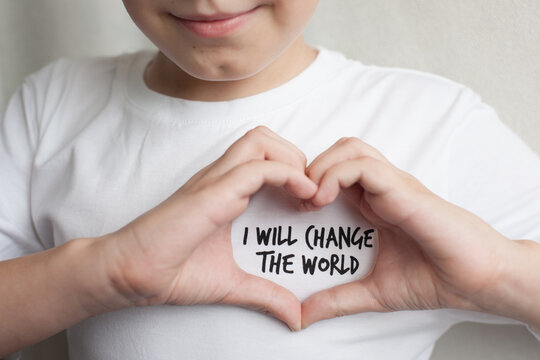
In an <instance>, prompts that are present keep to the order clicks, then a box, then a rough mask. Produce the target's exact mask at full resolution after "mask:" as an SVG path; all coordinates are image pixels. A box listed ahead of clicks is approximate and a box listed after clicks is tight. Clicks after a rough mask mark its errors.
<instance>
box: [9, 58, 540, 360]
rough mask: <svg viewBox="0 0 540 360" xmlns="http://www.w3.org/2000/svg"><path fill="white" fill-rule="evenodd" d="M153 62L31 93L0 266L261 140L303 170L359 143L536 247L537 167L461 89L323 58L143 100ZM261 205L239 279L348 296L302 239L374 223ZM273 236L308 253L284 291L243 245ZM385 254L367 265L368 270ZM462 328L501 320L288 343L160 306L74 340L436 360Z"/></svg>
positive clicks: (30, 84) (389, 326) (101, 354)
mask: <svg viewBox="0 0 540 360" xmlns="http://www.w3.org/2000/svg"><path fill="white" fill-rule="evenodd" d="M152 55H153V53H151V52H140V53H135V54H126V55H124V56H121V57H116V58H99V59H80V60H76V61H71V60H60V61H58V62H55V63H53V64H51V65H49V66H47V67H46V68H44V69H42V70H41V71H40V72H38V73H36V74H33V75H32V76H30V77H28V78H27V79H26V81H25V82H24V84H23V85H22V87H21V88H20V90H19V91H18V92H17V93H16V94H15V95H14V97H13V98H12V100H11V102H10V103H9V106H8V108H7V111H6V113H5V116H4V117H3V120H2V123H1V137H0V140H1V143H0V164H1V166H0V171H1V173H0V188H1V189H2V192H1V193H0V258H1V259H4V258H10V257H15V256H20V255H24V254H27V253H31V252H35V251H40V250H43V249H46V248H50V247H52V246H56V245H59V244H62V243H64V242H66V241H68V240H70V239H73V238H78V237H93V236H98V235H101V234H104V233H107V232H111V231H114V230H116V229H118V228H119V227H121V226H123V225H125V224H126V223H128V222H129V221H131V220H132V219H134V218H135V217H136V216H138V215H139V214H141V213H143V212H145V211H146V210H148V209H150V208H152V207H154V206H155V205H157V204H158V203H159V202H161V201H162V200H164V199H165V198H167V197H168V196H169V195H170V194H171V193H173V192H174V191H175V190H176V189H177V188H179V187H180V186H181V185H182V184H183V183H184V182H185V181H186V180H187V179H189V177H190V176H192V175H193V174H194V173H196V172H197V171H198V170H199V169H200V168H202V167H203V166H205V165H206V164H208V163H209V162H211V161H213V160H215V159H216V158H217V157H218V156H219V155H221V154H222V153H223V151H224V150H225V149H226V148H227V147H228V146H229V145H230V144H231V143H233V142H234V141H235V140H236V139H238V138H239V137H240V136H241V135H242V134H243V133H245V132H246V131H247V130H249V129H251V128H253V127H255V126H256V125H260V124H263V125H266V126H268V127H269V128H271V129H272V130H274V131H276V132H277V133H279V134H280V135H281V136H283V137H285V138H287V139H288V140H290V141H291V142H293V143H294V144H296V145H297V146H298V147H299V148H300V149H301V150H302V151H304V152H305V153H306V155H307V157H308V160H312V159H313V158H314V157H315V156H317V155H318V154H319V153H321V152H322V151H324V150H325V149H326V148H328V147H329V146H330V145H331V144H332V143H333V142H335V141H336V140H337V139H339V138H340V137H342V136H357V137H359V138H361V139H363V140H364V141H366V142H368V143H370V144H371V145H373V146H375V147H376V148H377V149H379V150H380V151H381V152H382V153H383V154H384V155H385V156H386V157H387V158H388V159H389V160H390V161H391V162H392V163H394V164H395V165H397V166H398V167H400V168H402V169H404V170H406V171H408V172H410V173H411V174H413V175H414V176H416V177H417V178H419V179H420V180H421V181H422V182H423V183H424V184H425V185H426V186H428V187H429V188H430V189H431V190H432V191H434V192H435V193H437V194H439V195H440V196H441V197H443V198H445V199H448V200H450V201H453V202H455V203H457V204H458V205H460V206H463V207H465V208H467V209H469V210H471V211H472V212H474V213H476V214H478V215H479V216H481V217H482V218H484V219H485V220H487V221H489V222H490V223H491V224H492V225H493V226H494V227H495V228H497V229H498V230H499V231H501V232H502V233H503V234H504V235H506V236H508V237H509V238H513V239H518V238H529V239H533V240H536V241H539V240H540V222H539V221H538V220H537V219H539V218H540V160H539V159H538V157H537V156H536V155H535V154H534V153H533V152H532V151H531V150H530V149H529V148H527V146H526V145H524V143H523V142H522V141H521V140H520V139H518V138H517V137H516V136H515V135H513V134H512V133H511V132H510V131H509V130H508V129H507V128H506V127H505V126H503V125H502V123H501V122H500V121H499V120H498V119H497V116H496V114H495V113H494V112H493V111H492V110H491V108H489V107H488V106H486V105H485V104H483V103H482V102H481V100H480V99H479V97H478V96H477V95H476V94H474V93H473V92H472V91H471V90H469V89H468V88H466V87H464V86H462V85H459V84H456V83H453V82H451V81H449V80H446V79H443V78H440V77H436V76H433V75H429V74H424V73H420V72H415V71H408V70H400V69H387V68H378V67H367V66H363V65H362V64H360V63H358V62H355V61H351V60H347V59H346V58H344V57H343V56H342V55H340V54H338V53H334V52H331V51H328V50H326V49H323V48H321V49H320V54H319V56H318V57H317V59H316V60H315V62H314V63H313V64H312V65H311V66H310V67H309V68H308V69H306V70H305V71H304V72H303V73H302V74H300V75H299V76H297V77H296V78H294V79H293V80H291V81H289V82H288V83H286V84H284V85H282V86H280V87H278V88H276V89H273V90H270V91H267V92H265V93H261V94H258V95H254V96H250V97H247V98H242V99H237V100H233V101H226V102H199V101H187V100H182V99H175V98H171V97H167V96H163V95H160V94H157V93H155V92H153V91H151V90H149V89H148V88H147V87H146V86H145V84H144V82H143V80H142V72H143V69H144V67H145V65H146V64H147V63H148V62H149V60H150V58H151V57H152ZM265 191H270V193H271V194H270V195H271V197H270V199H273V198H274V197H275V198H276V199H278V200H276V201H269V200H268V199H267V198H265V197H264V196H265V195H268V193H265V192H262V193H260V194H258V195H256V196H255V197H254V199H253V202H252V204H253V205H252V206H250V207H249V208H248V210H247V211H246V214H245V215H243V216H242V217H240V218H239V219H238V220H237V221H235V223H234V224H233V237H232V242H233V248H234V252H235V257H236V258H237V259H238V261H239V263H241V264H242V266H245V267H246V269H247V270H248V271H251V272H254V273H258V274H260V275H262V276H266V277H269V278H272V279H274V280H276V281H278V282H280V283H282V284H283V285H285V286H287V287H289V288H290V289H291V290H292V291H293V292H295V293H296V294H297V295H298V296H299V297H300V298H304V297H305V296H307V295H309V294H310V293H312V292H313V291H315V290H316V289H317V286H320V284H315V285H314V284H313V283H319V282H320V280H321V279H323V280H324V283H323V285H324V286H330V285H332V284H337V283H340V282H343V281H344V279H345V278H344V277H343V276H341V275H339V274H338V273H334V276H330V277H328V276H327V275H328V274H323V275H322V276H318V275H314V276H311V275H305V274H303V273H302V270H301V266H300V265H299V263H298V261H300V259H301V256H302V255H306V254H305V253H302V251H304V252H305V251H307V250H306V249H305V248H304V249H302V248H301V247H299V246H297V245H299V244H300V243H302V242H303V240H304V239H305V236H304V235H305V231H306V229H307V227H309V226H307V224H312V225H315V226H317V227H320V226H322V225H324V226H325V227H327V228H328V227H332V226H333V227H336V228H337V227H339V226H340V225H342V226H352V227H354V226H361V228H362V231H363V230H364V229H369V225H368V224H364V223H363V222H362V220H356V221H355V219H354V218H352V219H351V218H344V217H343V216H344V215H343V214H344V212H346V211H348V210H347V209H348V205H347V203H346V201H345V200H344V199H339V201H337V202H336V203H335V204H333V205H332V206H331V207H329V209H327V210H325V211H328V212H329V213H328V215H327V216H323V218H324V219H323V220H321V219H320V216H321V215H320V214H317V213H313V214H301V215H300V214H296V213H295V212H293V211H291V212H290V213H288V215H287V217H284V218H275V217H274V216H275V215H276V213H277V214H278V215H280V216H281V212H282V211H286V209H284V207H287V206H289V205H290V202H289V199H287V198H286V197H283V196H282V194H281V193H280V191H279V190H265ZM265 209H266V210H267V211H265ZM289 211H290V209H289ZM321 221H324V222H325V223H324V224H321ZM279 225H282V226H283V229H282V230H283V232H282V235H284V234H285V230H286V229H288V226H291V228H292V231H297V233H293V236H292V237H293V238H294V237H296V238H298V240H299V241H298V242H297V243H295V245H294V246H290V247H288V248H287V249H286V250H287V251H288V252H290V253H293V254H294V255H295V256H294V258H291V259H292V260H291V261H293V260H294V265H291V267H290V268H289V269H293V268H294V273H293V274H289V273H286V272H284V271H282V272H281V274H280V275H279V276H278V274H271V273H268V272H265V273H262V272H261V257H260V256H257V255H254V254H255V252H257V251H260V249H261V246H259V245H257V244H256V241H255V240H254V238H253V237H249V236H248V238H247V243H246V245H244V244H243V236H242V234H243V231H244V230H245V228H246V227H248V229H249V231H250V232H251V234H252V235H253V231H256V227H257V226H259V227H260V228H261V229H262V228H265V229H268V228H269V227H273V226H279ZM239 235H240V236H239ZM375 237H376V234H375ZM304 243H305V241H304ZM285 246H286V245H285ZM286 247H287V246H286ZM375 247H376V242H374V248H375ZM274 248H275V250H276V251H279V250H281V249H283V246H281V247H277V248H276V247H274ZM274 248H271V247H268V249H274ZM374 248H369V247H363V249H362V250H360V253H361V254H363V255H361V256H366V258H365V259H363V260H362V263H364V262H366V261H367V262H369V261H370V260H369V258H370V256H372V254H373V249H374ZM246 249H248V250H249V251H247V252H246ZM334 250H335V249H334ZM349 250H350V249H348V248H344V250H343V251H342V252H340V254H341V253H343V254H344V255H347V254H349ZM463 250H464V251H467V249H463ZM351 251H352V250H351ZM313 254H314V253H310V254H308V255H313ZM353 254H354V255H355V256H356V255H358V253H353ZM370 254H371V255H370ZM319 255H320V254H319ZM250 256H251V260H250V259H248V257H250ZM347 256H348V255H347ZM246 259H247V260H246ZM243 260H246V262H245V263H242V261H243ZM295 266H300V267H295ZM356 275H358V274H356ZM466 319H478V320H480V321H484V319H487V320H493V319H495V321H499V320H502V321H504V319H498V318H495V317H491V316H487V315H484V314H475V313H470V312H461V311H454V310H452V311H450V310H438V311H417V312H398V313H390V314H375V313H366V314H359V315H354V316H347V317H342V318H338V319H333V320H327V321H323V322H320V323H317V324H315V325H313V326H312V327H310V328H309V329H307V330H305V331H302V332H299V333H291V332H290V331H289V330H288V329H287V328H286V326H285V325H283V324H282V323H280V322H279V321H277V320H275V319H273V318H270V317H267V316H265V315H262V314H259V313H256V312H252V311H249V310H245V309H242V308H237V307H232V306H190V307H173V306H155V307H144V308H131V309H126V310H122V311H116V312H113V313H109V314H105V315H103V316H98V317H95V318H91V319H88V320H86V321H83V322H81V323H80V324H78V325H76V326H74V327H72V328H70V329H69V330H68V340H69V347H70V349H69V351H70V356H71V358H73V359H81V360H86V359H93V360H95V359H148V358H156V359H179V358H185V359H209V358H220V359H238V358H246V359H276V358H279V359H303V358H310V359H327V358H337V359H357V358H359V357H360V358H366V359H371V358H374V359H375V358H376V359H385V358H388V359H396V358H399V359H427V358H428V357H429V353H430V352H431V349H432V347H433V344H434V342H435V341H436V339H437V338H438V337H439V336H440V335H441V334H442V333H443V332H444V331H446V330H447V329H448V328H449V327H450V326H451V325H452V324H454V323H456V322H458V321H461V320H466Z"/></svg>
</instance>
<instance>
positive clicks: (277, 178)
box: [221, 160, 317, 199]
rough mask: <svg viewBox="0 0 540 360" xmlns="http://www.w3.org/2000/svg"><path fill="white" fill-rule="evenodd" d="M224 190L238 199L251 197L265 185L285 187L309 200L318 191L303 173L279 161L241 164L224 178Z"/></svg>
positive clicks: (301, 197) (295, 195)
mask: <svg viewBox="0 0 540 360" xmlns="http://www.w3.org/2000/svg"><path fill="white" fill-rule="evenodd" d="M221 184H222V186H224V190H227V189H228V191H230V192H232V193H233V194H235V195H236V196H238V197H249V196H251V195H253V194H254V193H256V192H257V191H258V190H259V189H260V188H261V187H262V186H263V185H271V186H275V187H284V188H285V189H286V190H287V191H289V193H290V194H291V195H293V196H294V197H296V198H299V199H309V198H311V197H312V196H313V195H314V194H315V192H316V191H317V185H315V183H314V182H313V181H311V179H309V178H308V177H307V176H306V175H305V174H304V172H303V171H300V170H298V169H296V168H295V167H292V166H291V165H288V164H284V163H281V162H278V161H270V160H251V161H249V162H246V163H244V164H241V165H239V166H237V167H235V168H234V169H232V170H231V171H229V172H228V173H227V174H225V176H224V177H223V179H222V181H221Z"/></svg>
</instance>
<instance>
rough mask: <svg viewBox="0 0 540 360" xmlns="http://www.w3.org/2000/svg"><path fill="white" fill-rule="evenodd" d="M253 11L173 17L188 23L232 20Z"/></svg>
mask: <svg viewBox="0 0 540 360" xmlns="http://www.w3.org/2000/svg"><path fill="white" fill-rule="evenodd" d="M255 9H256V8H254V9H251V10H247V11H242V12H237V13H228V14H227V13H216V14H212V15H203V14H192V15H181V16H178V15H174V16H176V17H177V18H179V19H182V20H189V21H218V20H226V19H232V18H235V17H237V16H240V15H242V14H245V13H248V12H250V11H253V10H255Z"/></svg>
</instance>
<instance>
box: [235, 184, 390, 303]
mask: <svg viewBox="0 0 540 360" xmlns="http://www.w3.org/2000/svg"><path fill="white" fill-rule="evenodd" d="M231 242H232V248H233V256H234V259H235V261H236V263H237V264H238V266H239V267H240V268H241V269H242V270H244V271H246V272H248V273H250V274H253V275H256V276H259V277H262V278H265V279H268V280H270V281H273V282H275V283H276V284H278V285H281V286H283V287H284V288H286V289H288V290H290V291H291V292H292V293H293V294H295V295H296V297H297V298H298V299H299V300H300V301H301V302H303V301H304V300H305V299H306V298H308V297H309V296H310V295H312V294H314V293H316V292H318V291H321V290H324V289H328V288H331V287H334V286H337V285H341V284H345V283H348V282H351V281H355V280H359V279H361V278H363V277H365V276H366V275H368V274H369V273H370V271H371V269H372V268H373V266H374V265H375V260H376V257H377V249H378V243H379V242H378V232H377V230H376V228H375V227H374V226H372V225H370V224H369V223H368V222H367V221H366V220H365V219H364V218H363V217H362V215H361V214H360V211H359V210H358V209H357V208H356V206H355V205H354V204H352V203H351V202H350V201H349V200H348V199H347V198H346V197H345V196H343V194H341V195H340V196H338V197H337V198H336V200H335V201H334V202H333V203H331V204H329V205H327V206H326V207H324V208H322V209H320V210H319V211H310V212H302V211H300V210H299V208H298V200H297V199H294V198H292V197H291V196H290V195H289V194H288V193H287V192H286V191H284V190H283V189H278V188H273V187H263V188H262V189H261V190H259V191H258V192H257V193H256V194H255V195H253V196H252V197H251V200H250V203H249V206H248V208H247V209H246V211H245V212H244V213H243V214H242V215H240V216H239V217H238V218H236V219H235V220H234V221H233V223H232V229H231Z"/></svg>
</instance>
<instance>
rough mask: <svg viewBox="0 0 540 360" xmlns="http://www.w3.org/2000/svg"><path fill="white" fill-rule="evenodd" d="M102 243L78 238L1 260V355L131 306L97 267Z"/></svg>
mask: <svg viewBox="0 0 540 360" xmlns="http://www.w3.org/2000/svg"><path fill="white" fill-rule="evenodd" d="M96 245H99V243H97V242H96V241H94V240H91V239H76V240H72V241H70V242H68V243H66V244H64V245H62V246H59V247H57V248H53V249H50V250H47V251H43V252H40V253H36V254H33V255H28V256H24V257H20V258H16V259H12V260H7V261H2V262H0V288H1V289H2V296H0V319H2V321H0V357H2V356H5V355H9V354H10V353H13V352H15V351H17V350H19V349H21V348H23V347H25V346H28V345H30V344H33V343H35V342H38V341H40V340H42V339H44V338H46V337H48V336H51V335H52V334H55V333H57V332H59V331H62V330H63V329H65V328H67V327H69V326H71V325H73V324H75V323H77V322H79V321H81V320H83V319H86V318H87V317H90V316H92V315H97V314H99V313H103V312H105V311H111V310H115V309H119V308H122V307H124V306H128V305H129V303H128V302H127V301H125V299H121V298H120V297H119V296H118V294H117V293H115V291H114V290H113V289H112V288H111V287H110V286H108V279H107V275H106V274H105V272H104V271H103V269H100V268H98V267H96V263H97V261H96V259H97V258H98V256H99V250H98V246H96Z"/></svg>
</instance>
